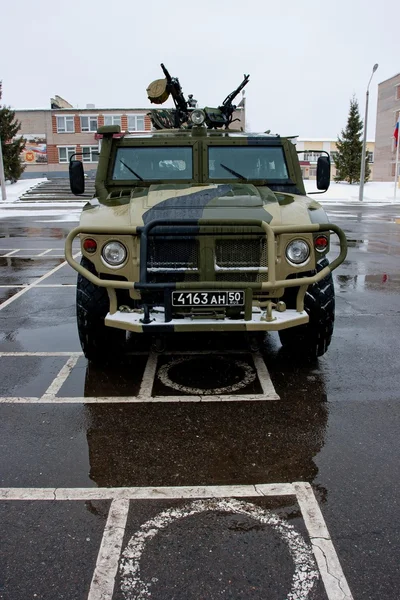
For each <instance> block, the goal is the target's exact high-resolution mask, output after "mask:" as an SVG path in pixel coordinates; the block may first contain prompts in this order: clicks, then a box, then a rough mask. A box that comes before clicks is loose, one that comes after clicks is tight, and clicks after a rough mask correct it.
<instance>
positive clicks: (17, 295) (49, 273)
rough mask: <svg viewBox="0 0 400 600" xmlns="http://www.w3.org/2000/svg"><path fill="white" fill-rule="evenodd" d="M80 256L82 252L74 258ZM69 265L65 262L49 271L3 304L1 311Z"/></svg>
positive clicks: (0, 305) (0, 306)
mask: <svg viewBox="0 0 400 600" xmlns="http://www.w3.org/2000/svg"><path fill="white" fill-rule="evenodd" d="M79 255H80V252H77V253H76V254H74V256H73V258H76V257H77V256H79ZM67 264H68V263H67V261H66V260H65V261H64V262H62V263H61V264H60V265H58V266H57V267H54V269H51V271H48V272H47V273H46V274H45V275H42V277H40V278H39V279H38V280H37V281H34V282H33V283H31V284H29V285H27V286H26V287H25V288H23V289H22V290H20V291H19V292H17V293H16V294H14V296H12V297H11V298H9V299H8V300H6V301H5V302H3V304H0V310H3V308H6V306H8V305H9V304H11V302H14V301H15V300H17V299H18V298H20V297H21V296H22V295H23V294H26V292H27V291H28V290H30V289H32V288H34V287H36V286H37V285H38V284H39V283H41V282H42V281H44V280H45V279H47V278H48V277H50V276H51V275H53V273H56V272H57V271H58V270H59V269H62V267H65V265H67Z"/></svg>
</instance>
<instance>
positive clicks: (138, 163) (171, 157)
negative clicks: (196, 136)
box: [112, 146, 193, 181]
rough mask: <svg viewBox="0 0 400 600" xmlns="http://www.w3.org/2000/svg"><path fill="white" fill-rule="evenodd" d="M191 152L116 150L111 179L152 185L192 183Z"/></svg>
mask: <svg viewBox="0 0 400 600" xmlns="http://www.w3.org/2000/svg"><path fill="white" fill-rule="evenodd" d="M192 178H193V159H192V148H191V147H181V146H179V147H178V146H173V147H172V146H169V147H167V148H166V147H161V148H159V147H157V146H153V147H147V148H137V147H131V148H118V149H117V153H116V156H115V163H114V169H113V174H112V179H113V180H114V181H116V180H132V179H133V180H137V181H142V180H146V181H149V180H150V181H151V180H159V179H171V180H174V179H184V180H186V179H192Z"/></svg>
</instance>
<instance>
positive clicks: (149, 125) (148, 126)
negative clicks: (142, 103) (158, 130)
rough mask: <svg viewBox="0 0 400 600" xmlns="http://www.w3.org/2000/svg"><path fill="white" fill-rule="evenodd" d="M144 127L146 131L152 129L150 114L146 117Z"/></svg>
mask: <svg viewBox="0 0 400 600" xmlns="http://www.w3.org/2000/svg"><path fill="white" fill-rule="evenodd" d="M144 128H145V130H146V131H151V119H150V117H149V116H148V115H145V117H144Z"/></svg>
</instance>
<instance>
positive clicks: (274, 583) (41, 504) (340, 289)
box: [0, 204, 400, 600]
mask: <svg viewBox="0 0 400 600" xmlns="http://www.w3.org/2000/svg"><path fill="white" fill-rule="evenodd" d="M327 212H328V214H329V216H330V219H331V220H332V221H333V222H336V223H338V224H339V225H340V226H341V227H342V228H343V229H344V231H345V233H346V235H347V238H348V242H349V253H348V257H347V259H346V261H345V263H344V264H343V265H341V266H340V267H339V269H338V270H337V271H335V274H334V279H335V287H336V323H335V332H334V337H333V341H332V344H331V347H330V349H329V351H328V353H327V354H326V355H325V356H324V357H322V358H321V359H319V361H318V362H317V363H315V364H311V365H310V364H307V363H306V362H304V360H302V357H301V356H299V357H297V358H296V357H291V358H290V359H289V358H288V357H287V356H286V355H285V354H284V353H283V352H282V350H281V348H280V344H279V339H278V336H277V334H275V333H273V334H269V335H268V336H267V339H266V341H265V343H264V345H263V346H262V347H261V348H260V354H261V356H262V358H263V360H264V362H265V365H266V367H267V369H268V372H269V374H270V377H271V380H272V384H273V386H274V388H275V390H276V392H277V394H278V395H279V397H280V400H277V401H259V400H254V399H252V400H249V399H248V398H247V396H248V395H252V396H251V397H252V398H253V397H255V396H256V395H257V394H262V382H261V381H260V378H259V373H258V371H257V369H256V368H255V364H254V354H253V353H252V351H251V349H250V348H249V347H248V343H247V341H246V339H244V338H243V337H241V336H218V337H212V338H209V337H208V336H206V337H204V336H203V337H199V338H197V339H193V338H192V337H186V336H185V337H182V338H179V339H169V340H167V352H168V351H170V352H171V353H172V354H168V353H167V354H162V355H160V356H159V357H158V360H157V368H156V374H155V377H154V381H153V382H152V388H151V394H152V396H169V397H172V396H175V397H176V399H177V402H168V403H162V402H157V403H148V402H143V403H139V402H137V403H126V402H118V397H121V398H124V397H127V396H133V397H134V396H137V395H138V393H139V391H140V387H141V382H142V377H143V374H144V372H145V369H146V364H147V358H148V353H147V352H146V351H145V349H144V351H143V354H140V355H137V354H133V353H129V352H128V354H127V356H126V357H125V358H124V360H123V361H122V362H121V364H119V365H116V366H113V367H107V368H104V367H103V368H99V367H96V366H94V365H91V364H87V361H86V360H85V359H84V358H83V357H79V358H78V359H77V362H76V364H75V365H74V367H73V368H72V371H71V374H70V375H69V376H68V377H67V378H66V380H65V381H64V383H63V384H62V386H61V387H60V389H59V390H58V391H57V394H56V396H57V398H59V401H54V402H50V403H41V402H39V403H38V402H29V398H41V397H42V396H43V394H45V393H46V391H47V390H48V389H49V386H50V385H51V384H52V382H53V381H54V379H55V377H56V376H57V374H58V373H59V372H60V370H61V369H62V367H63V365H65V362H66V360H67V359H68V355H65V356H64V355H62V356H60V355H57V353H76V352H79V351H80V346H79V341H78V337H77V332H76V325H75V287H74V285H75V281H76V276H75V272H74V271H73V270H72V269H71V268H70V267H69V266H68V265H66V266H63V267H62V268H60V269H59V270H57V271H55V272H54V273H53V274H51V275H50V276H49V277H47V278H45V279H43V280H42V282H40V283H39V284H38V285H35V286H34V287H32V289H29V290H28V291H26V292H23V293H21V292H22V290H24V289H25V287H23V286H27V285H29V284H32V283H35V282H37V281H38V279H39V278H40V277H43V276H44V275H46V274H48V273H49V272H50V271H51V270H52V269H55V268H56V267H57V266H59V265H61V264H62V263H63V259H62V256H63V243H64V239H65V236H66V234H67V233H68V231H69V230H70V229H71V228H72V227H73V226H75V225H76V223H75V222H68V220H66V219H67V218H66V217H63V219H58V218H57V217H45V216H40V215H38V213H37V212H35V213H34V214H32V215H31V216H29V217H28V216H27V217H23V218H22V217H21V218H6V219H2V220H0V303H3V302H7V301H8V300H10V299H11V298H12V297H14V296H15V300H14V301H12V302H10V303H9V304H8V305H6V306H5V307H4V308H3V309H2V310H0V352H1V353H3V354H2V355H0V397H2V398H5V399H8V400H9V401H2V402H1V403H0V486H1V487H2V488H66V487H68V488H77V487H79V488H96V487H100V488H104V487H120V486H126V487H143V486H146V487H153V486H154V487H159V486H203V485H214V486H230V485H253V484H268V483H273V484H277V483H291V482H297V481H305V482H309V483H310V484H311V485H312V487H313V490H314V494H315V497H316V499H317V501H318V503H319V506H320V508H321V511H322V514H323V517H324V519H325V522H326V525H327V528H328V530H329V533H330V535H331V537H332V541H333V544H334V547H335V550H336V552H337V555H338V557H339V560H340V563H341V566H342V569H343V572H344V575H345V577H346V579H347V583H348V585H349V587H350V590H351V592H352V594H353V597H354V598H355V599H363V600H364V599H365V600H367V599H368V600H370V599H371V600H375V599H379V600H395V599H397V598H399V597H400V567H399V564H400V561H399V556H400V530H399V526H398V515H399V510H400V507H399V497H400V483H399V482H400V448H399V432H400V429H399V425H400V369H399V366H400V360H399V353H400V342H399V338H400V322H399V320H400V295H399V293H400V206H371V205H365V206H361V207H360V206H358V205H357V206H355V205H350V206H342V205H333V204H332V205H329V206H327ZM16 249H18V252H16V253H14V255H11V256H8V257H5V256H4V255H5V254H9V253H12V252H13V250H16ZM334 250H335V248H333V251H334ZM42 253H46V254H43V255H42V256H38V255H39V254H42ZM9 286H18V287H9ZM53 286H54V287H53ZM128 350H129V343H128ZM197 352H198V354H196V353H197ZM4 353H17V354H13V355H8V356H6V355H4ZM24 353H31V354H30V355H23V354H24ZM35 353H42V355H40V354H35ZM178 358H183V359H184V360H183V361H182V362H180V363H179V361H178V362H176V361H177V359H178ZM238 361H239V362H238ZM170 363H171V364H170ZM175 363H176V364H175ZM165 365H166V366H167V367H168V376H169V378H170V380H172V381H173V382H175V383H178V384H180V385H184V386H185V387H186V388H188V389H191V388H193V387H194V388H198V387H203V388H210V389H212V388H220V387H224V386H225V387H227V388H229V386H232V385H235V384H237V383H238V382H240V381H241V379H243V377H244V374H245V373H246V372H250V373H254V374H255V376H254V377H253V378H252V377H250V380H249V381H248V383H247V384H246V385H245V386H243V387H242V388H240V389H239V390H237V391H235V397H237V401H234V402H233V401H232V402H204V403H198V402H184V401H181V402H179V400H184V397H185V392H179V391H177V390H176V388H174V387H171V386H170V385H169V384H167V385H165V380H164V383H163V381H162V380H161V379H160V377H159V376H158V373H159V371H160V369H161V368H162V367H163V366H165ZM164 371H165V369H164ZM239 385H240V384H239ZM188 394H189V392H188V393H187V394H186V395H188ZM85 397H87V398H92V399H93V398H100V397H103V398H111V400H110V401H108V402H102V403H94V402H88V403H85V402H83V401H80V402H70V401H68V402H63V401H62V400H63V399H69V400H70V399H71V398H81V399H82V398H85ZM15 398H24V399H28V400H27V401H25V402H23V403H16V402H14V401H13V400H12V399H15ZM246 502H250V503H252V504H253V505H255V506H257V507H258V508H259V510H261V511H264V513H265V514H269V512H268V511H273V513H274V514H276V515H278V516H279V517H280V518H282V519H284V520H285V522H287V523H290V524H291V525H293V526H294V528H295V530H296V531H298V532H300V534H301V535H302V536H303V537H304V539H305V540H306V542H307V543H309V534H308V532H307V529H306V527H305V525H304V521H303V519H302V516H301V512H300V510H299V506H298V504H297V501H296V497H292V496H287V497H279V496H277V497H273V498H259V497H257V498H252V497H249V498H247V499H246ZM185 504H187V500H186V501H185V500H169V501H165V500H146V501H145V500H141V501H139V500H136V501H131V503H130V507H129V514H128V520H127V526H126V530H125V533H124V541H123V545H122V548H123V549H124V548H126V547H127V546H128V545H129V543H130V540H132V539H133V538H134V537H135V532H137V531H138V529H139V528H140V527H141V526H143V524H144V523H146V522H148V521H149V519H153V518H154V517H155V515H157V514H159V513H160V512H162V511H167V510H169V509H171V508H172V507H176V509H177V510H178V511H179V510H181V508H182V507H184V506H185ZM109 505H110V502H109V501H108V500H96V501H65V502H61V501H59V502H51V501H26V500H20V501H0V529H1V533H0V540H1V542H0V599H1V600H28V599H30V598H32V599H34V598H35V599H46V600H47V599H49V600H53V599H56V598H65V599H69V600H70V599H76V600H81V599H82V600H83V599H86V598H87V597H88V593H89V587H90V585H91V579H92V575H93V570H94V568H95V565H96V559H97V555H98V551H99V545H100V543H101V539H102V535H103V531H104V526H105V523H106V520H107V515H108V510H109ZM293 568H294V567H293V560H292V556H291V555H290V553H289V552H288V547H287V544H286V543H285V542H284V541H283V537H282V536H281V535H280V534H279V533H277V531H276V530H274V529H273V528H271V527H268V526H267V525H265V523H264V524H261V523H259V522H257V521H255V520H254V519H251V518H249V517H248V516H246V515H244V514H230V513H229V512H228V513H223V512H221V511H216V512H212V511H211V512H207V511H204V512H202V513H200V514H197V515H193V516H190V517H188V518H185V519H178V520H176V521H175V522H174V523H173V524H172V525H170V526H169V527H167V528H164V529H162V531H161V532H160V533H159V534H158V536H156V537H155V538H153V539H152V540H151V542H149V544H148V546H147V547H146V549H145V550H144V552H143V557H142V563H141V569H142V579H143V580H145V581H147V582H150V583H149V584H148V585H149V586H150V587H149V588H143V589H142V590H141V591H137V589H136V588H132V587H129V585H131V586H132V583H129V577H128V579H127V577H126V575H125V576H124V575H123V573H122V570H121V569H120V570H119V571H118V574H117V577H116V585H115V593H114V596H113V598H114V599H115V600H117V599H118V600H124V599H131V598H147V597H150V596H149V594H150V593H151V597H152V598H154V599H157V600H158V599H160V600H161V599H172V598H174V599H182V600H191V599H193V600H194V599H197V600H200V599H214V598H220V597H223V598H232V599H236V598H246V599H247V598H254V599H261V598H267V597H268V598H270V599H271V600H275V599H276V600H278V599H279V600H280V599H283V598H287V597H288V598H289V597H290V598H298V600H301V599H302V598H313V599H314V600H320V599H321V600H322V599H324V600H325V599H326V598H328V596H327V593H326V591H325V589H324V586H323V584H322V581H321V579H319V580H318V581H316V582H315V584H314V585H313V586H312V589H311V588H310V591H309V593H308V595H300V593H299V595H298V596H288V591H289V590H290V589H291V587H290V586H291V581H292V577H293ZM138 589H139V588H138ZM135 590H136V591H135ZM146 590H147V591H146ZM146 594H147V595H146ZM338 597H339V596H338Z"/></svg>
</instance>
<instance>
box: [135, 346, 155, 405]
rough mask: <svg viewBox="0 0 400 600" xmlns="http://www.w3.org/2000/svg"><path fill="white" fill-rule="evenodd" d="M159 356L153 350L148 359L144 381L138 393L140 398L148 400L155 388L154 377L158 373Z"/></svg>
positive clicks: (142, 400) (144, 400)
mask: <svg viewBox="0 0 400 600" xmlns="http://www.w3.org/2000/svg"><path fill="white" fill-rule="evenodd" d="M157 360H158V357H157V356H156V355H155V354H154V353H153V352H152V353H151V354H150V355H149V358H148V359H147V363H146V368H145V370H144V373H143V378H142V383H141V385H140V390H139V394H138V400H139V401H141V402H146V400H148V399H149V398H151V391H152V389H153V384H154V378H155V375H156V369H157Z"/></svg>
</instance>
